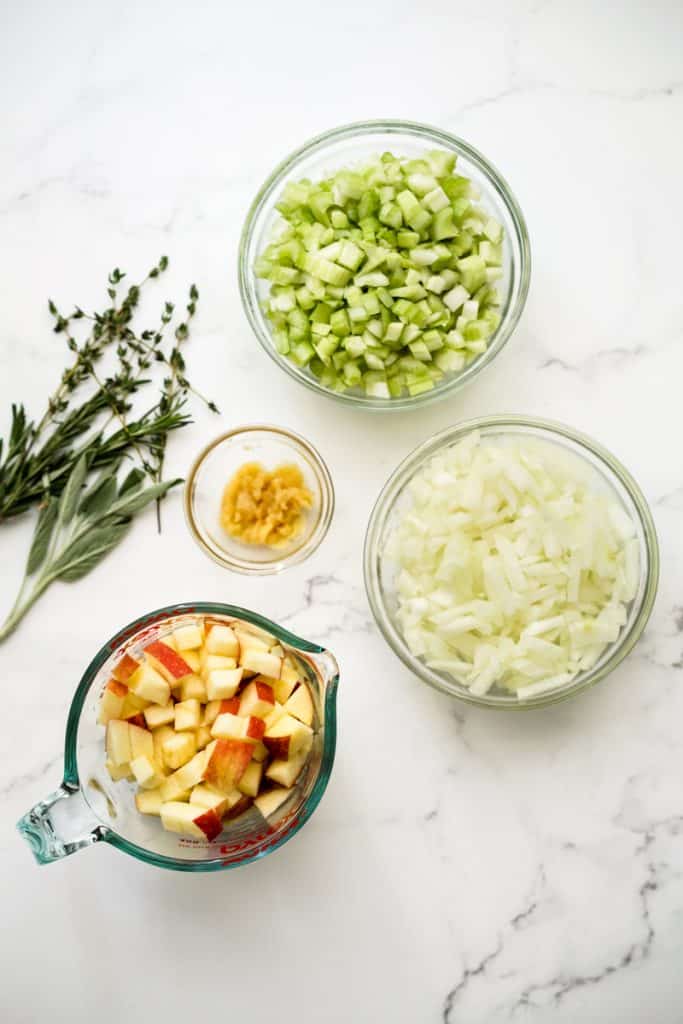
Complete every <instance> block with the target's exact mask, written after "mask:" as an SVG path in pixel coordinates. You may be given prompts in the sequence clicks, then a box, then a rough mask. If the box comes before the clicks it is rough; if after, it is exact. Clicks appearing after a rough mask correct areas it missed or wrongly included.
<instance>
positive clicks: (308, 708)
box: [285, 683, 313, 725]
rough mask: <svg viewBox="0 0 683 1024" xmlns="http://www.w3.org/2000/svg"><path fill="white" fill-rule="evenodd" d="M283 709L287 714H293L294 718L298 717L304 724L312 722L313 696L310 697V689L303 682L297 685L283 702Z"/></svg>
mask: <svg viewBox="0 0 683 1024" xmlns="http://www.w3.org/2000/svg"><path fill="white" fill-rule="evenodd" d="M285 711H286V712H287V714H289V715H294V717H295V718H298V719H299V721H300V722H303V723H304V724H305V725H312V724H313V698H312V697H311V691H310V690H309V689H308V687H307V686H306V684H305V683H302V684H301V686H297V688H296V690H295V691H294V693H293V694H292V696H291V697H290V698H289V700H288V701H287V703H286V704H285Z"/></svg>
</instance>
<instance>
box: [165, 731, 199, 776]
mask: <svg viewBox="0 0 683 1024" xmlns="http://www.w3.org/2000/svg"><path fill="white" fill-rule="evenodd" d="M161 749H162V751H163V755H164V764H165V765H166V766H167V767H168V768H171V769H176V768H180V767H182V765H184V764H186V763H187V762H188V761H189V760H190V758H191V757H194V755H195V754H196V752H197V739H196V737H195V734H194V733H193V732H176V733H173V735H172V736H169V737H168V739H167V740H164V742H163V744H162V747H161Z"/></svg>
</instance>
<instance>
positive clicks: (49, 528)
mask: <svg viewBox="0 0 683 1024" xmlns="http://www.w3.org/2000/svg"><path fill="white" fill-rule="evenodd" d="M58 509H59V501H58V500H57V499H56V498H48V501H47V505H45V506H44V507H43V508H42V509H41V511H40V515H39V516H38V522H37V523H36V529H35V533H34V534H33V541H32V543H31V549H30V551H29V553H28V559H27V560H26V575H27V576H32V575H33V573H34V572H35V571H36V569H40V567H41V565H42V564H43V562H44V561H45V556H46V555H47V549H48V547H49V546H50V540H51V539H52V534H53V533H54V529H55V523H56V522H57V511H58Z"/></svg>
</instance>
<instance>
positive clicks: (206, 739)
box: [195, 725, 211, 750]
mask: <svg viewBox="0 0 683 1024" xmlns="http://www.w3.org/2000/svg"><path fill="white" fill-rule="evenodd" d="M195 736H196V737H197V750H203V749H204V747H206V746H208V744H209V743H210V742H211V729H210V728H209V726H208V725H200V726H199V728H198V729H197V731H196V732H195Z"/></svg>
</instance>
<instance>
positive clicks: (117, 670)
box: [111, 654, 140, 683]
mask: <svg viewBox="0 0 683 1024" xmlns="http://www.w3.org/2000/svg"><path fill="white" fill-rule="evenodd" d="M139 665H140V662H139V661H136V660H135V658H131V656H130V654H124V655H123V657H122V658H121V659H120V661H118V662H117V663H116V665H114V667H113V669H112V670H111V674H112V675H113V677H114V679H118V681H119V682H120V683H127V682H128V680H129V679H130V677H131V676H132V675H133V673H134V672H135V671H136V670H137V669H138V668H139Z"/></svg>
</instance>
